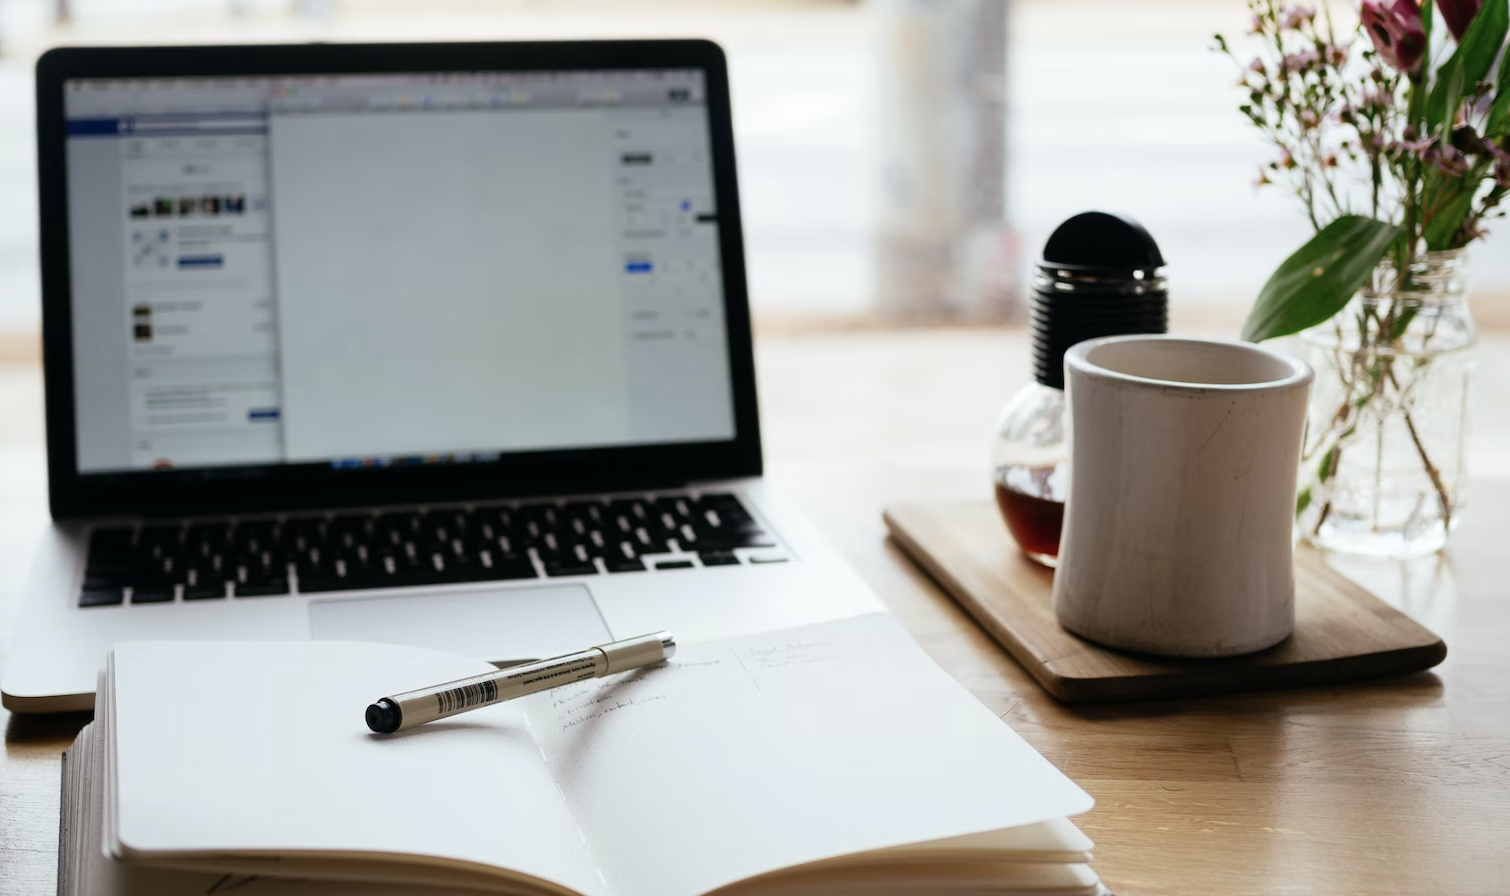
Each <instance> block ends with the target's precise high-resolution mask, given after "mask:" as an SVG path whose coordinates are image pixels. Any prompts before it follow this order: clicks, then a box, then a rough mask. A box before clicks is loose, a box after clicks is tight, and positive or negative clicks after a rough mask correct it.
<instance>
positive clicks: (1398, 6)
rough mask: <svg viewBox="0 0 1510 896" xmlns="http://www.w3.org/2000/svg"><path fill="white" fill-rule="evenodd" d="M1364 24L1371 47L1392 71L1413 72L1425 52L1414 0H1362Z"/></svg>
mask: <svg viewBox="0 0 1510 896" xmlns="http://www.w3.org/2000/svg"><path fill="white" fill-rule="evenodd" d="M1362 13H1363V27H1364V29H1365V30H1366V31H1368V36H1369V39H1370V40H1372V41H1373V42H1374V50H1375V51H1376V52H1378V54H1379V56H1380V57H1381V58H1383V59H1384V61H1385V62H1387V63H1389V64H1390V65H1391V66H1392V67H1393V68H1394V69H1395V70H1397V71H1402V72H1407V73H1409V74H1414V73H1415V72H1416V70H1417V69H1418V68H1420V65H1421V54H1422V53H1424V52H1426V29H1425V28H1424V27H1422V25H1421V7H1419V6H1417V5H1416V0H1363V10H1362Z"/></svg>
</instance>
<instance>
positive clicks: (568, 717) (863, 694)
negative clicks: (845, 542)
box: [526, 615, 1092, 896]
mask: <svg viewBox="0 0 1510 896" xmlns="http://www.w3.org/2000/svg"><path fill="white" fill-rule="evenodd" d="M526 712H527V717H528V721H529V723H530V726H531V728H532V730H533V731H534V735H535V737H536V739H537V740H538V741H539V742H540V744H541V745H542V747H543V748H544V750H545V755H546V759H547V761H548V762H549V764H550V767H551V773H552V775H553V777H554V778H555V779H556V781H557V782H558V783H559V784H560V785H561V787H562V789H563V791H564V792H565V794H566V797H567V800H568V801H569V802H570V803H571V806H572V809H573V812H574V814H575V815H576V817H577V819H578V821H579V822H580V823H581V825H582V827H583V829H584V830H585V831H586V833H587V837H588V842H589V843H590V844H591V848H592V850H593V853H594V855H595V856H596V858H597V859H598V861H599V863H600V864H601V866H602V868H603V871H604V873H605V875H606V876H607V878H608V881H609V884H610V885H611V886H612V888H613V890H614V891H615V893H617V894H620V896H692V894H697V893H703V892H706V891H709V890H712V889H714V888H716V887H719V886H721V885H725V884H729V883H733V882H735V881H738V880H742V879H744V878H747V877H751V876H754V875H756V874H761V873H764V872H769V871H773V870H777V869H780V868H785V867H790V866H793V865H798V864H802V863H805V862H812V861H818V860H821V859H827V858H832V857H836V856H840V855H847V854H853V853H859V852H866V851H870V850H876V849H883V848H887V847H894V846H898V845H901V844H906V843H917V842H920V841H928V840H938V839H941V838H945V837H958V836H962V835H966V834H975V833H979V832H982V831H990V830H997V829H1001V828H1011V827H1017V826H1020V825H1028V824H1034V823H1036V822H1042V821H1046V820H1049V819H1052V818H1059V817H1063V816H1067V815H1074V814H1078V813H1080V812H1084V811H1086V810H1088V809H1090V807H1091V804H1092V800H1091V798H1090V796H1089V795H1088V794H1086V793H1085V792H1084V791H1082V790H1081V789H1080V788H1079V787H1077V786H1075V784H1074V783H1073V782H1071V781H1070V780H1069V779H1068V778H1066V777H1065V776H1064V775H1063V774H1061V773H1060V772H1059V771H1058V770H1057V769H1055V768H1054V767H1053V766H1052V765H1050V764H1049V762H1048V761H1047V760H1045V759H1044V758H1043V757H1042V756H1040V755H1039V754H1038V753H1037V752H1036V751H1034V750H1033V748H1032V747H1030V746H1028V744H1026V743H1025V742H1024V741H1023V740H1022V739H1021V738H1019V737H1018V736H1017V735H1016V734H1015V733H1014V732H1013V731H1012V729H1010V728H1008V727H1007V726H1006V725H1005V724H1004V723H1002V722H1001V721H1000V720H999V719H997V718H996V716H995V715H994V714H993V713H992V712H991V711H990V710H988V709H986V708H985V707H984V706H982V705H981V704H980V703H979V702H977V701H976V699H975V698H974V697H972V696H971V695H970V694H969V693H968V692H967V691H966V690H965V689H964V688H962V687H960V686H959V684H957V683H956V682H955V681H954V680H953V679H951V678H950V677H949V676H948V675H947V674H946V673H944V672H943V670H941V669H939V668H938V666H936V665H935V664H934V663H933V661H932V660H930V659H929V658H928V657H927V655H926V654H924V653H923V651H922V650H921V649H920V648H919V647H918V646H917V645H916V644H915V643H914V642H913V641H912V639H911V638H910V637H909V636H908V634H907V633H906V631H905V630H903V629H902V628H901V626H900V625H899V624H898V623H897V622H896V621H894V620H893V619H892V618H891V617H889V616H883V615H871V616H861V617H854V618H850V619H845V620H840V621H837V622H830V623H823V624H820V625H814V626H808V627H804V628H798V629H788V630H785V631H780V632H774V633H770V634H765V635H758V636H754V637H745V638H740V639H735V640H730V641H722V642H711V643H706V644H696V645H685V646H682V647H680V648H679V650H678V653H677V655H676V657H675V658H674V659H673V660H672V661H671V662H670V663H669V664H667V665H665V666H662V667H657V668H653V669H649V670H646V671H643V672H639V673H634V674H631V675H628V676H623V677H617V678H607V679H602V680H599V681H591V682H585V683H582V684H580V685H577V686H572V687H565V688H558V689H556V690H554V691H550V692H547V693H545V694H540V695H536V696H534V697H531V698H528V700H527V709H526Z"/></svg>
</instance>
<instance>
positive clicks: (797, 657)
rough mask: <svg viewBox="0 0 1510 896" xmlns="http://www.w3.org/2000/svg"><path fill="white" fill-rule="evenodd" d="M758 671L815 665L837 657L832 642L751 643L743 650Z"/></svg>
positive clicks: (829, 661)
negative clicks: (751, 644)
mask: <svg viewBox="0 0 1510 896" xmlns="http://www.w3.org/2000/svg"><path fill="white" fill-rule="evenodd" d="M745 652H746V653H747V654H748V655H749V657H750V662H751V664H752V665H753V666H754V667H755V669H757V670H759V671H762V672H764V671H767V670H769V669H788V668H793V667H802V666H817V665H821V664H823V663H831V662H833V661H834V660H836V659H838V658H839V653H838V651H836V650H835V649H834V647H833V645H832V644H828V643H826V642H823V641H785V642H782V643H780V644H760V645H753V646H751V647H749V648H748V649H747V650H746V651H745Z"/></svg>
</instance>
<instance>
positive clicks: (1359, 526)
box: [1296, 249, 1476, 559]
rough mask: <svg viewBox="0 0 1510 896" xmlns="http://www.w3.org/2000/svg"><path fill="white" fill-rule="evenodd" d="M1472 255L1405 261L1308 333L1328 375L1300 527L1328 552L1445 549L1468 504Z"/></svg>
mask: <svg viewBox="0 0 1510 896" xmlns="http://www.w3.org/2000/svg"><path fill="white" fill-rule="evenodd" d="M1466 263H1467V257H1466V254H1465V252H1464V250H1461V249H1458V250H1453V251H1449V252H1429V253H1426V254H1423V255H1420V256H1418V257H1416V258H1415V259H1413V260H1412V261H1411V262H1410V264H1409V265H1408V266H1407V267H1406V270H1405V271H1404V272H1403V275H1402V272H1401V271H1400V268H1399V265H1398V264H1397V263H1396V262H1395V261H1394V260H1393V259H1390V260H1386V261H1385V262H1384V263H1382V264H1380V266H1379V267H1378V268H1377V269H1376V270H1375V271H1374V275H1373V277H1372V280H1371V282H1370V283H1369V285H1368V286H1366V287H1365V288H1364V289H1363V290H1362V291H1360V292H1359V293H1358V295H1356V296H1355V297H1354V298H1353V299H1352V301H1351V302H1350V303H1349V304H1348V306H1347V307H1346V308H1345V309H1343V311H1342V312H1340V313H1339V314H1337V315H1336V316H1335V317H1333V318H1332V319H1331V320H1329V321H1327V322H1326V323H1324V324H1321V325H1320V326H1317V327H1314V328H1312V329H1310V330H1307V331H1305V332H1304V333H1302V334H1301V337H1300V339H1301V343H1302V345H1303V346H1304V349H1305V354H1306V355H1307V360H1308V361H1309V362H1310V363H1311V366H1312V367H1314V368H1315V370H1316V380H1315V385H1314V386H1313V387H1312V392H1311V404H1310V410H1309V414H1308V417H1307V421H1306V435H1305V442H1304V445H1303V451H1302V455H1301V471H1300V487H1299V492H1298V497H1297V501H1296V522H1297V527H1298V529H1299V532H1300V535H1301V537H1302V538H1304V539H1305V540H1307V541H1309V542H1311V543H1312V544H1315V545H1317V546H1319V547H1322V548H1325V549H1328V550H1333V551H1340V552H1343V553H1349V554H1362V555H1367V556H1373V557H1387V558H1395V559H1399V558H1407V557H1418V556H1423V555H1426V554H1430V553H1432V552H1434V551H1437V550H1440V549H1441V548H1442V546H1443V545H1445V544H1446V543H1447V537H1448V535H1449V534H1450V533H1451V532H1452V530H1453V529H1454V528H1456V527H1457V525H1458V522H1459V520H1460V519H1461V518H1462V512H1463V509H1464V506H1465V503H1466V502H1465V475H1464V460H1465V455H1466V451H1467V435H1468V393H1469V386H1470V383H1471V380H1472V377H1473V364H1474V355H1473V345H1474V342H1475V341H1476V335H1475V332H1474V326H1473V318H1472V316H1471V315H1470V314H1469V312H1468V306H1467V282H1466V278H1465V266H1466Z"/></svg>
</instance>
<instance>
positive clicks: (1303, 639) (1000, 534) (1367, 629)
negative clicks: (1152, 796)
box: [885, 501, 1447, 703]
mask: <svg viewBox="0 0 1510 896" xmlns="http://www.w3.org/2000/svg"><path fill="white" fill-rule="evenodd" d="M885 519H886V525H887V526H889V527H890V529H891V534H892V537H893V538H895V539H896V541H897V543H898V544H900V545H901V546H902V548H904V549H905V550H906V551H907V553H908V554H910V555H911V556H912V558H913V559H914V560H916V561H917V563H918V564H919V565H920V566H922V567H923V569H924V570H926V571H927V572H928V574H929V575H931V576H932V577H933V579H934V580H935V581H937V582H938V583H939V584H940V585H942V586H943V587H944V589H945V590H946V591H948V592H949V594H950V595H951V596H953V597H954V599H955V600H956V601H958V602H959V603H960V605H961V606H963V607H964V608H965V609H966V610H967V611H969V613H970V615H972V616H974V617H975V619H976V620H977V621H978V622H979V623H980V624H981V625H982V626H983V627H984V628H985V629H986V631H988V632H990V633H991V635H992V637H994V638H996V640H997V641H999V642H1001V645H1002V646H1003V647H1005V648H1006V649H1007V652H1008V653H1010V654H1011V655H1012V656H1013V658H1015V659H1016V660H1017V661H1018V662H1019V663H1021V664H1022V666H1023V667H1024V668H1025V669H1027V670H1028V672H1029V673H1031V674H1032V676H1033V677H1034V678H1036V679H1037V680H1038V682H1039V684H1041V685H1043V688H1044V690H1046V691H1048V692H1049V693H1050V694H1052V695H1053V696H1054V697H1056V698H1058V699H1059V700H1062V701H1064V702H1066V703H1103V702H1114V701H1130V700H1152V699H1160V698H1167V697H1189V696H1195V695H1200V694H1219V693H1228V692H1232V691H1252V690H1262V689H1268V688H1281V687H1294V686H1297V685H1308V684H1328V683H1335V682H1342V681H1352V680H1355V679H1360V678H1374V677H1378V676H1382V675H1402V674H1405V673H1407V672H1416V671H1419V670H1422V669H1429V668H1431V667H1432V666H1435V665H1436V664H1437V663H1440V662H1441V661H1442V659H1443V658H1444V657H1446V656H1447V645H1446V644H1444V643H1442V639H1441V638H1438V637H1437V636H1436V635H1434V634H1432V633H1431V632H1429V631H1427V630H1426V629H1425V628H1423V627H1421V626H1420V625H1418V624H1417V623H1416V622H1415V621H1414V620H1412V619H1411V618H1410V617H1408V616H1406V615H1405V614H1404V613H1401V612H1400V611H1398V610H1396V609H1395V608H1393V607H1391V606H1389V605H1388V604H1386V603H1385V602H1384V601H1382V600H1380V599H1379V598H1378V597H1376V596H1375V595H1374V594H1372V593H1370V592H1369V591H1367V590H1365V589H1363V588H1362V587H1360V586H1359V585H1358V584H1356V583H1355V582H1353V581H1352V580H1351V579H1349V578H1347V577H1346V576H1344V575H1342V574H1341V573H1339V572H1337V571H1336V570H1333V569H1332V568H1331V567H1329V566H1327V565H1326V563H1325V561H1324V560H1323V559H1322V556H1321V554H1320V552H1318V551H1316V550H1314V549H1311V548H1298V549H1297V550H1296V552H1295V631H1294V633H1293V634H1291V635H1290V637H1288V638H1286V639H1285V640H1284V641H1281V642H1280V643H1279V644H1277V645H1275V646H1274V647H1271V648H1269V649H1268V650H1265V651H1262V652H1260V653H1255V654H1250V655H1248V656H1241V657H1233V658H1231V659H1220V660H1173V659H1164V658H1161V657H1152V656H1146V655H1143V654H1135V653H1128V652H1125V651H1120V650H1114V649H1112V648H1108V647H1102V646H1100V645H1098V644H1094V643H1092V642H1090V641H1087V640H1085V639H1083V638H1081V637H1079V636H1078V635H1074V634H1071V633H1070V632H1068V631H1066V630H1065V629H1063V628H1061V627H1060V626H1059V623H1058V622H1057V621H1056V620H1055V618H1054V613H1053V610H1052V609H1051V607H1050V595H1051V591H1052V588H1053V582H1054V575H1053V572H1052V571H1051V570H1048V569H1045V568H1043V567H1042V566H1039V565H1038V564H1036V563H1034V562H1033V561H1031V560H1029V559H1027V558H1026V557H1024V556H1023V555H1022V552H1021V551H1019V550H1018V549H1017V546H1016V544H1015V543H1014V542H1013V541H1012V539H1011V536H1009V535H1008V534H1007V531H1006V528H1005V527H1004V526H1003V525H1002V522H1001V517H1000V516H999V515H998V514H997V510H996V506H995V505H994V504H991V503H989V502H984V501H982V502H978V503H949V504H902V505H897V506H895V507H891V508H888V509H887V510H886V513H885Z"/></svg>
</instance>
